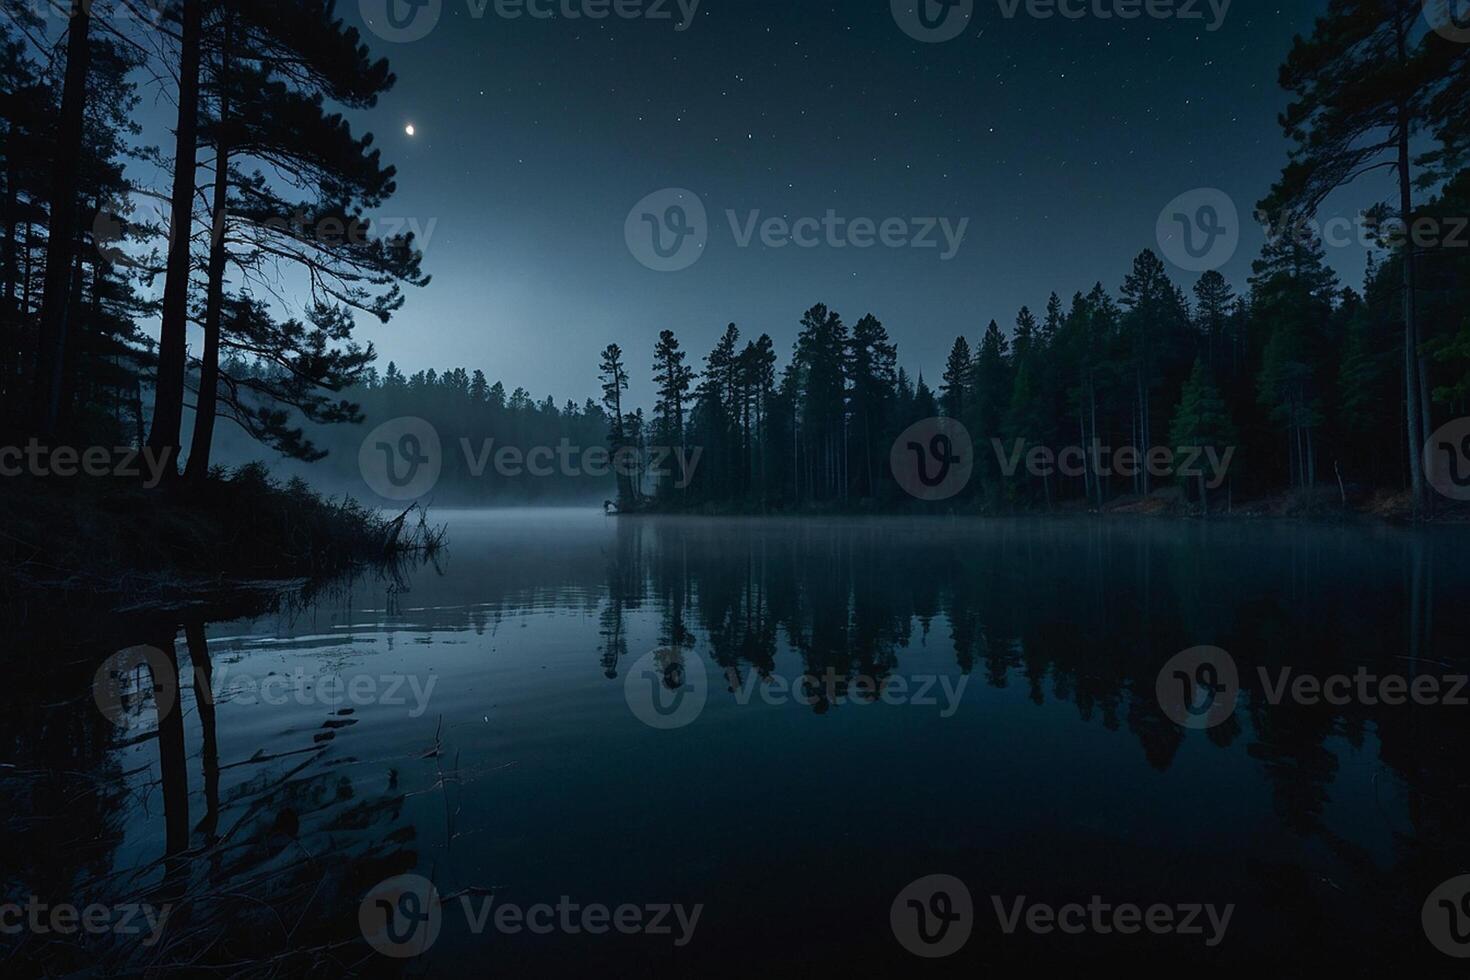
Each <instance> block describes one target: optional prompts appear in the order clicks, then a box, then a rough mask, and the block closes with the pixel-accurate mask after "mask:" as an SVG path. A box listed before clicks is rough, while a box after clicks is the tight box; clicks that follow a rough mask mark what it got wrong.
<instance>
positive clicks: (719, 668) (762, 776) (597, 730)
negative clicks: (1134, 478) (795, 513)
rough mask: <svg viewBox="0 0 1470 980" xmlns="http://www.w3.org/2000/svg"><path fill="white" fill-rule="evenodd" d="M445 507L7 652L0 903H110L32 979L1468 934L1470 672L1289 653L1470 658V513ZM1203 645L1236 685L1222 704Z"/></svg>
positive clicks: (1074, 956) (641, 964)
mask: <svg viewBox="0 0 1470 980" xmlns="http://www.w3.org/2000/svg"><path fill="white" fill-rule="evenodd" d="M445 519H447V520H448V522H449V526H450V527H449V529H450V541H451V548H450V551H449V553H448V554H447V555H446V556H444V557H443V559H442V561H441V565H442V567H440V568H436V567H434V566H433V565H430V566H428V567H425V568H423V569H421V570H420V571H419V572H418V573H417V574H416V575H415V576H414V577H413V579H412V581H411V583H408V584H406V585H405V584H404V583H400V582H397V581H395V580H394V579H393V578H391V577H388V578H380V577H376V576H373V575H369V576H366V577H363V578H359V579H358V580H357V581H356V582H354V583H352V584H350V585H345V586H343V587H342V589H340V590H338V591H335V592H330V593H328V594H327V595H326V596H325V597H323V596H320V595H319V596H317V597H316V598H315V599H314V600H313V601H312V602H311V603H310V604H308V605H306V606H304V607H303V606H300V605H291V604H289V603H288V604H287V605H286V606H284V607H282V609H280V610H278V611H276V612H273V613H270V614H266V615H260V616H257V617H256V618H250V619H243V620H240V619H237V620H234V621H229V620H228V619H222V618H216V619H211V620H210V621H205V615H206V614H203V613H201V614H200V615H197V616H183V617H180V616H172V617H170V616H164V617H153V618H143V619H139V618H137V617H134V618H131V619H129V620H127V621H126V622H123V621H118V623H117V624H116V630H115V631H113V632H111V633H109V629H108V627H109V623H107V622H101V623H98V622H91V623H87V624H80V623H75V622H70V621H68V620H67V619H66V618H65V617H58V618H57V619H56V620H55V622H54V623H52V624H51V625H50V627H49V629H46V630H44V631H42V632H39V633H35V634H33V636H32V638H28V639H25V640H23V641H22V642H21V648H20V649H12V651H11V653H12V658H11V661H10V662H11V664H12V670H11V677H10V683H9V684H7V685H6V686H5V689H4V691H3V693H0V705H3V709H4V710H3V711H0V798H3V799H5V801H6V802H5V804H4V808H3V811H0V812H3V820H4V822H3V824H0V886H3V890H0V905H3V904H5V903H10V904H12V905H15V906H19V907H22V908H25V907H27V906H32V907H37V906H44V907H45V908H46V909H47V910H53V909H54V908H55V907H58V906H75V907H77V908H79V909H85V908H86V907H88V906H99V905H100V906H103V907H105V908H106V909H107V910H108V915H109V916H111V918H110V919H109V921H111V922H112V923H113V926H114V927H110V928H107V929H98V930H95V931H94V932H93V934H87V932H86V931H85V930H82V929H76V930H74V931H73V932H71V933H66V932H64V931H62V930H60V929H57V928H54V926H55V924H56V923H55V922H54V921H53V920H52V919H51V918H48V916H49V915H50V912H49V911H40V912H35V913H34V917H36V918H35V922H39V923H40V925H39V927H38V926H37V925H36V924H35V922H33V921H31V918H28V919H27V924H26V925H25V926H24V927H22V928H21V929H20V930H19V931H11V930H6V931H4V932H0V962H4V963H5V964H6V973H7V974H8V975H22V976H23V975H29V974H34V973H39V972H66V971H70V970H80V969H98V968H100V970H101V971H102V972H129V973H131V972H136V971H139V970H153V971H156V972H158V973H159V974H167V973H169V972H175V971H176V972H186V971H190V970H193V969H195V968H197V967H198V966H208V967H210V968H212V969H213V970H214V971H216V972H217V973H220V974H231V973H246V974H253V975H271V974H288V973H296V972H299V971H300V970H303V969H306V968H308V967H310V966H317V967H322V968H329V969H331V970H333V971H334V972H341V971H345V972H347V973H357V974H367V975H379V974H393V973H397V972H405V973H407V974H409V975H465V974H468V973H469V972H470V971H473V972H474V973H475V974H479V973H483V972H487V971H488V972H492V973H502V972H504V971H513V972H514V973H515V974H517V975H532V976H545V975H584V974H586V973H588V972H589V971H593V970H595V971H597V972H598V973H601V974H606V975H628V974H631V973H635V972H638V973H646V972H648V971H659V972H667V973H670V974H679V975H707V974H728V975H735V974H739V975H749V974H750V973H752V972H753V971H762V970H763V971H772V970H776V971H781V972H786V971H788V970H789V971H794V970H797V969H808V968H813V967H825V968H828V969H831V968H834V967H844V968H848V969H850V971H851V972H852V973H853V975H894V974H898V973H899V972H900V971H903V972H910V971H917V972H936V973H955V974H961V973H964V974H972V975H973V974H974V972H975V971H976V970H977V969H985V968H990V967H993V966H1004V967H1008V968H1017V969H1019V968H1040V969H1045V968H1047V967H1050V966H1054V965H1072V966H1077V965H1082V964H1084V963H1085V964H1087V965H1089V966H1092V967H1094V968H1095V967H1097V966H1099V965H1101V964H1105V963H1108V962H1112V963H1116V964H1119V965H1122V966H1125V967H1134V968H1146V969H1148V970H1149V971H1150V972H1152V971H1153V970H1154V969H1159V970H1187V971H1189V974H1190V975H1213V974H1217V973H1226V972H1231V973H1235V974H1236V975H1238V971H1239V970H1240V969H1242V968H1248V967H1253V966H1261V967H1267V968H1269V969H1270V970H1271V971H1272V973H1273V975H1275V974H1282V973H1293V972H1299V971H1303V970H1305V969H1306V968H1308V967H1312V968H1314V969H1317V970H1320V969H1322V968H1324V967H1326V968H1329V969H1332V970H1334V971H1335V972H1337V973H1338V974H1341V975H1350V976H1369V975H1380V974H1383V973H1385V972H1386V971H1387V970H1389V969H1390V968H1394V967H1403V966H1408V967H1410V968H1412V969H1414V970H1415V971H1416V972H1417V973H1420V974H1422V975H1425V976H1448V975H1454V971H1455V969H1457V968H1458V967H1459V964H1460V963H1461V962H1463V961H1457V960H1455V959H1452V958H1450V957H1448V956H1446V955H1444V954H1442V953H1440V952H1439V951H1437V950H1436V948H1435V947H1434V946H1433V945H1432V944H1431V941H1430V938H1429V936H1428V935H1427V933H1426V928H1425V924H1424V923H1423V922H1422V921H1421V913H1422V911H1423V910H1424V908H1425V905H1426V900H1427V899H1429V898H1430V896H1431V893H1433V892H1434V891H1435V889H1436V888H1438V887H1439V886H1441V885H1442V884H1443V883H1445V882H1447V881H1449V880H1450V879H1453V878H1455V877H1456V876H1458V875H1462V874H1470V831H1467V829H1466V826H1465V822H1464V815H1465V813H1466V812H1467V809H1470V766H1467V764H1466V762H1465V758H1464V750H1465V732H1466V731H1467V727H1466V717H1467V712H1470V707H1465V706H1463V705H1456V704H1453V703H1434V704H1404V705H1397V706H1390V705H1387V704H1383V703H1381V701H1374V702H1373V703H1370V700H1371V699H1369V698H1365V697H1363V696H1361V695H1360V694H1359V693H1358V689H1357V688H1354V689H1353V691H1352V692H1351V694H1350V696H1349V697H1347V698H1346V699H1340V700H1342V703H1337V704H1333V703H1322V702H1321V699H1318V701H1319V703H1308V699H1298V698H1295V697H1293V696H1286V697H1275V686H1276V685H1277V683H1278V679H1279V678H1280V677H1281V674H1280V671H1281V670H1282V669H1283V668H1288V667H1289V668H1291V669H1292V674H1291V675H1290V676H1291V677H1292V678H1297V677H1300V676H1301V675H1303V674H1305V675H1309V676H1311V677H1315V678H1330V677H1333V676H1336V675H1349V676H1353V675H1356V674H1358V673H1359V672H1360V668H1361V669H1362V670H1361V672H1362V673H1365V674H1367V675H1370V676H1373V677H1378V678H1383V677H1402V678H1404V679H1406V681H1407V682H1409V683H1412V682H1413V681H1414V680H1415V679H1416V678H1426V677H1433V678H1436V679H1437V683H1438V682H1439V680H1440V679H1444V678H1453V677H1455V676H1457V675H1463V674H1465V673H1466V672H1467V669H1470V656H1467V654H1466V651H1467V649H1470V645H1467V640H1470V630H1467V627H1466V625H1465V622H1464V617H1463V616H1462V615H1461V614H1460V613H1461V609H1462V607H1463V601H1464V596H1465V594H1466V592H1467V587H1470V566H1467V563H1466V562H1465V560H1464V554H1465V549H1466V547H1467V546H1470V530H1467V529H1464V528H1458V527H1456V528H1440V529H1435V530H1433V531H1422V530H1398V529H1390V528H1386V527H1372V528H1364V527H1341V528H1336V527H1322V526H1311V525H1298V524H1294V523H1291V522H1270V523H1263V524H1240V523H1234V524H1229V525H1224V526H1210V525H1205V524H1199V523H1174V522H1150V521H1127V520H1119V519H1117V518H1110V519H1107V520H1093V519H1085V518H1083V519H1077V520H1050V521H1035V522H1033V521H1020V520H1017V521H990V522H979V521H974V522H971V521H954V522H950V521H943V520H925V521H906V520H901V519H882V518H874V519H861V518H857V519H835V518H834V519H830V520H829V519H820V518H808V519H802V520H793V521H776V520H771V521H754V520H723V521H722V520H696V519H680V518H653V517H646V518H638V519H635V520H623V521H618V520H616V519H611V520H609V519H604V518H603V517H602V516H601V515H595V514H594V515H588V514H585V513H581V512H576V513H573V512H525V511H518V512H495V513H491V512H459V513H452V514H448V515H446V516H445ZM207 615H213V616H216V617H218V616H220V615H221V614H218V613H212V614H207ZM84 626H85V628H84ZM84 635H85V636H89V637H90V638H88V639H85V640H83V639H80V638H81V637H83V636H84ZM98 636H101V637H104V638H103V639H98V638H97V637H98ZM1200 645H1209V646H1213V647H1217V648H1221V649H1223V650H1224V651H1227V652H1228V654H1229V655H1230V656H1231V658H1233V662H1234V664H1235V665H1236V666H1237V668H1238V673H1239V685H1240V694H1239V698H1238V703H1237V706H1236V709H1235V710H1234V712H1233V713H1229V712H1227V713H1226V714H1225V715H1224V716H1223V717H1222V718H1219V719H1217V720H1218V721H1219V723H1218V724H1215V725H1213V726H1212V727H1208V728H1203V727H1201V728H1198V729H1191V728H1187V727H1183V726H1181V725H1180V724H1178V723H1176V721H1175V720H1171V717H1170V715H1169V714H1168V713H1167V712H1166V709H1165V708H1164V707H1162V706H1161V703H1160V700H1159V698H1158V696H1157V693H1156V682H1157V680H1158V677H1159V674H1160V671H1161V668H1163V667H1164V666H1165V664H1166V662H1167V661H1169V660H1170V658H1172V657H1174V656H1175V655H1176V654H1178V653H1179V652H1181V651H1184V650H1186V649H1188V648H1193V647H1196V646H1200ZM120 651H122V652H123V656H121V657H118V656H116V655H117V654H118V653H119V652H120ZM144 665H147V666H148V667H150V668H153V669H156V670H158V672H159V676H160V677H163V678H164V679H165V681H167V678H168V676H169V674H170V672H171V671H175V670H178V671H179V672H180V673H182V676H183V683H182V684H181V685H170V684H169V683H166V682H165V683H163V684H161V685H160V686H159V689H158V690H157V691H156V692H155V695H154V697H153V698H141V699H140V698H138V697H136V696H135V695H136V694H137V692H138V689H140V688H142V689H146V688H148V687H149V683H148V680H147V678H148V677H149V674H148V672H147V669H145V667H144ZM1262 670H1264V671H1265V674H1264V675H1263V674H1262V673H1261V671H1262ZM94 682H95V683H96V684H97V686H96V687H95V688H94ZM1452 687H1453V685H1452V683H1450V682H1443V683H1440V686H1439V690H1440V692H1441V695H1442V697H1441V698H1440V700H1441V702H1444V701H1453V697H1452V694H1453V691H1452ZM175 688H176V689H175ZM204 692H212V694H208V695H206V694H205V693H204ZM1467 693H1470V692H1466V691H1463V690H1461V691H1460V692H1459V695H1460V696H1461V697H1464V696H1465V695H1466V694H1467ZM1273 698H1274V700H1275V701H1276V702H1277V703H1273ZM160 707H161V708H163V709H164V710H162V711H160V710H158V709H159V708H160ZM402 875H414V876H417V878H413V879H406V880H403V879H399V876H402ZM933 875H944V876H949V878H948V879H945V880H944V881H942V882H940V884H941V885H943V887H942V888H939V889H938V890H939V891H943V892H944V894H943V895H942V896H940V895H938V894H937V893H936V885H935V881H936V879H931V878H930V877H929V876H933ZM921 879H925V880H923V881H921ZM949 879H957V880H958V881H959V882H962V883H963V885H964V891H967V892H968V901H967V900H966V898H965V896H964V895H963V894H962V893H961V891H960V890H959V889H957V888H956V887H955V885H954V883H953V881H950V880H949ZM385 882H387V884H386V885H385V884H384V883H385ZM430 883H432V886H433V889H434V891H433V892H428V891H420V892H415V891H414V889H415V888H419V889H421V890H422V889H427V887H428V885H429V884H430ZM405 886H409V887H408V890H407V891H404V887H405ZM436 898H437V902H436V901H435V899H436ZM911 900H912V902H913V903H914V904H910V901H911ZM1068 906H1077V908H1075V909H1069V908H1068ZM1134 906H1136V907H1137V912H1136V913H1135V912H1131V911H1129V910H1130V908H1132V907H1134ZM124 907H134V912H133V914H132V916H131V919H132V923H131V924H132V926H133V927H134V928H135V931H134V932H132V933H129V932H127V931H126V930H125V929H121V928H117V927H116V924H117V922H118V921H119V920H120V919H121V917H122V915H123V913H122V912H121V911H119V910H121V909H123V908H124ZM431 907H432V908H433V914H432V915H430V912H429V911H428V910H429V909H430V908H431ZM1436 907H1437V906H1434V905H1433V904H1432V903H1431V908H1432V909H1433V908H1436ZM164 909H167V913H166V915H165V914H164V911H163V910H164ZM1452 911H1453V910H1452V909H1447V910H1445V912H1444V913H1443V914H1444V919H1445V923H1446V924H1450V923H1451V922H1452V921H1453V923H1457V924H1459V925H1460V927H1461V929H1464V928H1467V927H1470V920H1461V919H1459V918H1453V919H1452V916H1451V912H1452ZM145 912H152V913H153V920H149V919H148V918H147V917H146V915H145V914H144V913H145ZM921 912H922V913H923V916H921V915H920V913H921ZM1455 914H1456V915H1458V913H1457V912H1456V913H1455ZM18 915H19V913H12V914H11V915H10V917H9V918H6V917H0V925H10V924H12V923H13V922H16V921H19V919H18V918H17V916H18ZM27 915H28V916H31V915H32V913H27ZM98 915H99V920H98V921H101V918H100V916H101V913H98ZM1017 916H1019V918H1017ZM1055 916H1060V917H1061V918H1060V920H1058V919H1056V918H1055ZM1226 916H1228V919H1227V918H1226ZM921 918H924V921H923V922H920V921H919V920H920V919H921ZM61 921H62V923H63V924H64V922H65V920H64V919H63V920H61ZM150 921H151V922H152V923H153V924H152V925H150ZM946 921H949V925H948V927H947V928H946V927H945V922H946ZM1058 922H1060V924H1058ZM431 926H432V928H431ZM1063 927H1065V928H1063ZM920 929H923V930H924V931H925V933H926V934H927V936H928V937H929V938H930V939H933V940H935V942H934V943H925V942H924V941H923V939H921V938H918V933H919V930H920ZM966 929H968V930H969V933H968V938H967V939H966V938H965V936H964V935H963V933H964V931H965V930H966ZM1007 929H1010V930H1011V931H1009V932H1008V931H1007ZM365 937H366V938H365ZM415 944H417V945H415ZM906 944H907V946H908V947H914V948H916V949H918V950H920V951H922V952H925V953H929V954H933V953H939V952H948V953H949V955H947V956H943V957H939V958H932V959H924V958H920V957H918V956H916V955H914V953H912V952H910V951H909V949H908V948H906ZM951 949H952V951H951ZM415 952H417V953H418V954H419V955H417V956H411V957H405V958H397V957H395V956H390V955H385V953H394V954H404V953H415Z"/></svg>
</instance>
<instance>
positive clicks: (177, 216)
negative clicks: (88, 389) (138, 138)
mask: <svg viewBox="0 0 1470 980" xmlns="http://www.w3.org/2000/svg"><path fill="white" fill-rule="evenodd" d="M202 3H203V0H183V4H184V10H183V43H182V47H181V51H180V57H179V121H178V127H177V129H176V131H175V143H176V149H175V151H174V184H173V196H172V199H171V202H170V206H171V211H172V215H171V220H170V224H169V243H168V278H167V280H166V281H165V283H164V287H163V324H162V327H161V328H160V331H159V340H158V383H157V385H156V386H155V388H154V402H153V429H152V431H150V432H149V434H148V446H149V448H151V449H153V450H154V451H155V452H159V453H164V452H166V453H168V454H169V456H168V460H169V465H168V468H167V469H166V470H165V478H167V477H168V476H169V475H174V464H175V462H176V461H177V459H178V456H179V437H180V430H181V429H182V428H183V424H184V358H185V347H186V341H187V339H188V327H189V272H190V270H189V232H190V230H191V229H192V226H193V221H192V215H193V203H194V179H195V174H194V167H195V164H196V162H197V160H198V154H199V139H198V137H199V60H200V47H201V38H200V35H201V34H202V33H203V13H202V11H201V5H202Z"/></svg>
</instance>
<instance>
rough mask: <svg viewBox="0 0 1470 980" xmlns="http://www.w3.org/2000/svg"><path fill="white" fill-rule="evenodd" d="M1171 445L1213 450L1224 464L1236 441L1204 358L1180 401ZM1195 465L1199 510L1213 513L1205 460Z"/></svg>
mask: <svg viewBox="0 0 1470 980" xmlns="http://www.w3.org/2000/svg"><path fill="white" fill-rule="evenodd" d="M1169 441H1170V443H1172V444H1173V446H1174V447H1175V448H1176V449H1185V448H1187V449H1191V450H1200V451H1203V450H1207V449H1208V450H1213V451H1214V454H1215V455H1214V458H1216V459H1221V460H1224V459H1226V458H1227V457H1226V456H1225V453H1226V450H1227V449H1228V448H1229V447H1230V445H1231V444H1232V443H1233V442H1234V441H1235V426H1234V424H1233V423H1232V422H1231V420H1230V413H1229V411H1228V410H1227V409H1226V407H1225V399H1224V398H1222V397H1221V395H1220V391H1219V389H1218V388H1216V387H1215V382H1214V379H1213V378H1211V377H1210V371H1209V368H1208V367H1207V366H1206V364H1205V361H1204V359H1203V358H1195V361H1194V368H1193V370H1192V371H1190V374H1189V380H1188V381H1186V382H1185V383H1184V389H1183V391H1182V393H1181V394H1180V397H1179V405H1178V407H1177V408H1175V410H1174V419H1173V421H1172V422H1171V423H1170V426H1169ZM1205 458H1206V457H1204V456H1201V457H1199V458H1198V460H1197V461H1196V468H1197V470H1198V473H1197V478H1198V481H1199V483H1198V485H1199V500H1200V506H1201V508H1203V510H1204V512H1205V514H1207V515H1208V514H1209V512H1210V491H1209V486H1208V484H1207V483H1206V481H1205V475H1204V474H1205V466H1204V460H1205Z"/></svg>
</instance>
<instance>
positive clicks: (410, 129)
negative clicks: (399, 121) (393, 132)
mask: <svg viewBox="0 0 1470 980" xmlns="http://www.w3.org/2000/svg"><path fill="white" fill-rule="evenodd" d="M403 131H404V132H405V133H407V134H408V135H409V136H412V135H413V134H414V133H415V132H416V130H415V129H414V128H413V123H409V124H408V125H407V126H404V127H403Z"/></svg>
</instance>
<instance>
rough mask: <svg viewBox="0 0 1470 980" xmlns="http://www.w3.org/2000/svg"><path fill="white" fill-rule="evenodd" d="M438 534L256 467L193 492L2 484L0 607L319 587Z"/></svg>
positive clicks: (414, 517) (412, 516)
mask: <svg viewBox="0 0 1470 980" xmlns="http://www.w3.org/2000/svg"><path fill="white" fill-rule="evenodd" d="M443 537H444V534H443V531H442V530H436V529H433V528H431V527H429V526H428V524H427V522H426V520H425V515H424V512H423V511H421V510H419V509H417V508H410V509H409V510H406V511H404V512H403V513H402V514H401V515H399V516H398V517H396V518H386V517H384V516H382V515H381V514H379V513H377V512H375V511H371V510H368V509H367V508H365V507H363V506H361V505H360V504H358V503H356V502H355V501H353V500H351V499H350V498H343V499H341V500H330V499H327V498H324V497H322V496H320V495H319V494H317V493H315V492H314V491H312V490H311V489H310V488H309V487H308V486H307V485H306V484H304V483H302V482H301V481H299V480H293V481H291V482H289V483H286V484H281V483H277V482H276V481H274V480H272V479H271V478H270V475H269V473H268V472H267V471H266V469H265V468H264V467H263V466H261V465H259V464H251V465H247V466H243V467H240V468H239V469H237V470H234V471H232V472H228V473H227V472H224V471H216V472H215V473H214V474H211V477H210V479H208V480H207V481H205V482H204V483H203V484H202V485H200V486H197V487H184V486H179V487H166V488H160V489H152V490H150V489H146V488H145V487H144V486H142V485H141V484H140V483H135V482H132V481H128V480H122V479H96V478H77V479H70V480H68V479H59V478H46V479H39V478H27V477H18V478H14V479H6V480H3V481H0V608H6V609H9V610H17V609H22V610H23V609H25V608H27V607H33V606H36V607H47V608H55V607H57V606H61V605H70V606H77V607H81V608H85V609H119V608H127V607H137V606H140V605H175V604H176V605H188V604H191V603H194V602H197V601H200V600H201V599H202V598H204V597H217V596H220V595H224V594H228V593H230V592H232V591H250V590H252V589H253V590H259V589H260V588H266V587H269V584H270V583H276V582H283V581H288V580H301V579H322V578H328V577H332V576H336V575H340V574H343V573H345V572H347V571H350V570H351V569H353V568H354V567H358V566H361V565H365V564H370V563H376V562H385V561H388V562H391V561H394V560H397V559H400V558H403V557H405V556H407V555H409V554H413V553H422V552H424V551H432V550H436V549H437V548H439V547H440V546H441V545H442V543H443Z"/></svg>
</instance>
